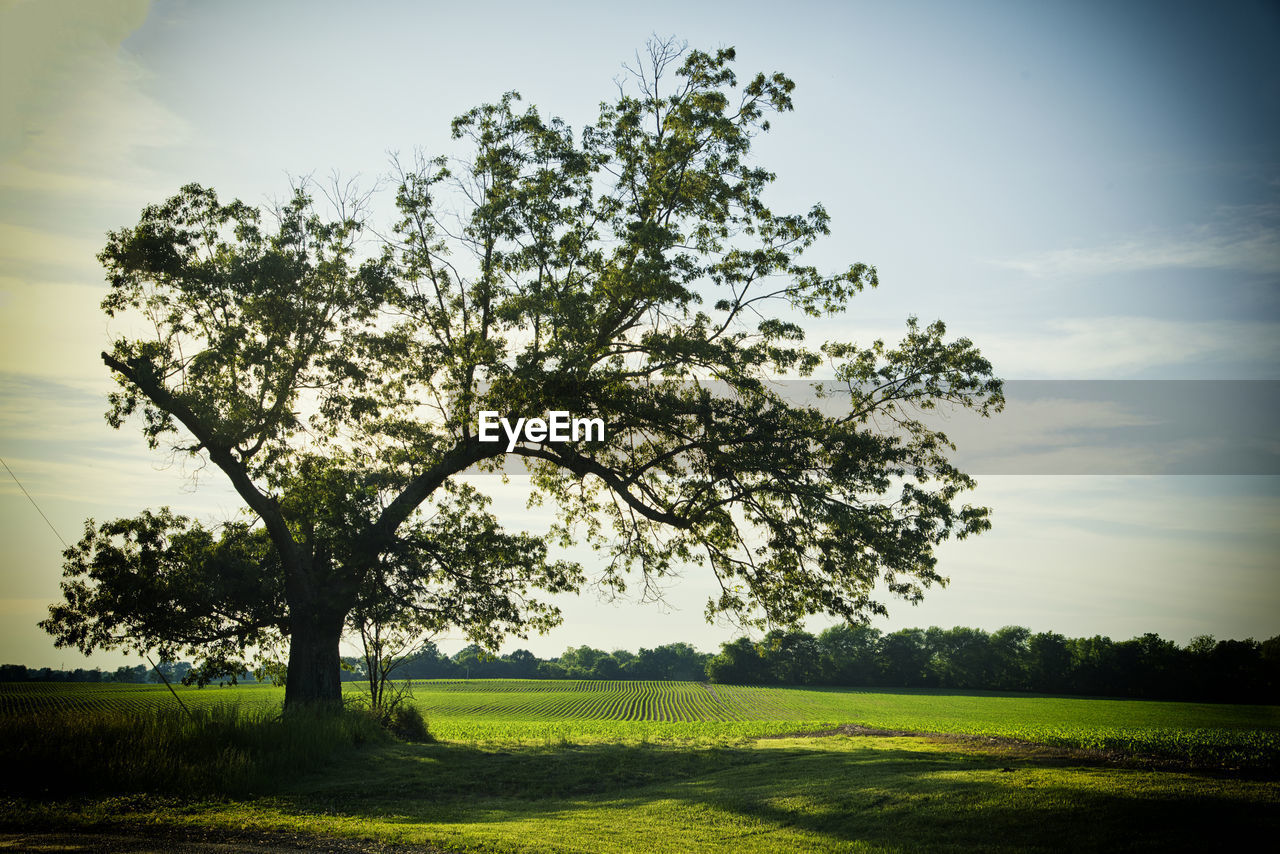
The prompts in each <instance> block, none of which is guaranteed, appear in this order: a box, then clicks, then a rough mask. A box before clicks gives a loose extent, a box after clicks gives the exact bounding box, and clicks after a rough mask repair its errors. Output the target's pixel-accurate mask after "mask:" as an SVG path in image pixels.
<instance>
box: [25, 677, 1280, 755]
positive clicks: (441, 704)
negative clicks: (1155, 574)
mask: <svg viewBox="0 0 1280 854" xmlns="http://www.w3.org/2000/svg"><path fill="white" fill-rule="evenodd" d="M360 690H361V689H360V687H359V686H358V685H356V684H354V683H348V693H349V694H351V695H358V694H359V693H360ZM177 691H178V695H179V696H180V697H182V699H183V702H185V703H186V704H187V705H188V706H190V707H192V708H203V707H207V706H211V705H224V704H228V703H235V704H239V705H241V706H243V707H245V708H250V709H253V708H277V707H278V706H279V704H280V703H281V702H282V700H283V697H284V691H283V689H282V688H273V687H271V686H267V685H246V686H237V687H227V688H217V687H214V688H204V689H195V688H178V689H177ZM412 701H413V702H414V703H415V704H416V705H417V706H418V707H419V708H420V709H422V711H423V713H424V714H425V715H426V717H427V719H428V721H429V723H430V726H431V730H432V732H433V734H435V735H436V737H438V738H441V739H443V740H446V741H462V742H491V741H508V742H520V741H543V742H546V741H548V740H554V741H581V740H583V739H588V740H609V739H618V738H620V739H624V740H641V739H650V740H669V739H673V738H675V739H712V740H717V739H723V738H749V737H758V736H763V735H778V734H786V733H795V732H800V731H815V730H825V729H831V728H834V727H836V726H839V725H841V724H850V723H853V724H861V725H864V726H869V727H877V728H883V729H894V730H906V731H911V732H926V733H948V734H960V735H974V736H992V737H1002V738H1015V739H1020V740H1023V741H1029V742H1035V743H1038V744H1047V745H1053V746H1057V747H1077V748H1084V749H1092V750H1103V751H1111V752H1121V753H1133V754H1149V755H1155V756H1162V757H1167V758H1171V759H1180V760H1184V761H1186V762H1189V763H1192V764H1223V765H1227V766H1229V767H1254V768H1261V767H1276V766H1280V708H1278V707H1275V706H1245V705H1228V704H1211V703H1170V702H1157V701H1151V700H1103V699H1094V698H1075V697H1046V696H1038V695H1027V694H993V693H988V694H972V693H970V694H963V693H959V692H938V691H914V692H909V691H902V690H896V691H894V690H866V689H827V690H814V689H799V688H771V687H770V688H765V687H746V686H732V685H706V684H702V683H696V682H604V681H599V682H597V681H559V680H522V679H476V680H438V681H437V680H428V681H418V682H416V683H414V686H413V698H412ZM173 703H174V700H173V697H172V696H171V695H170V693H169V691H168V690H167V689H166V688H165V687H164V686H163V685H123V684H122V685H113V684H105V685H91V684H66V683H61V684H60V683H7V684H5V683H0V715H13V714H15V713H20V712H24V711H26V712H33V713H42V712H47V711H51V710H54V709H62V710H92V709H114V710H119V711H124V710H130V709H143V708H148V707H152V706H155V705H161V706H163V705H170V704H173Z"/></svg>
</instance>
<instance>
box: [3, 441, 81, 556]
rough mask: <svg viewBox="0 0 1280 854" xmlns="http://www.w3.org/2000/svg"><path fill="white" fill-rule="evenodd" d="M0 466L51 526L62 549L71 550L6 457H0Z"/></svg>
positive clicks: (50, 528)
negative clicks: (6, 460) (10, 466)
mask: <svg viewBox="0 0 1280 854" xmlns="http://www.w3.org/2000/svg"><path fill="white" fill-rule="evenodd" d="M0 465H3V466H4V470H5V471H7V472H8V473H9V477H11V478H13V482H14V483H16V484H18V489H21V490H22V494H23V495H25V496H27V500H28V501H30V502H31V506H32V507H34V508H36V512H37V513H39V514H40V518H41V519H43V520H44V523H45V524H46V525H48V526H49V530H50V531H53V535H54V536H55V537H57V538H58V542H60V543H62V547H63V548H65V549H69V548H71V546H69V545H67V541H66V540H64V539H62V535H61V534H59V533H58V529H57V528H55V527H53V523H52V522H50V521H49V517H48V516H46V515H44V511H43V510H41V509H40V505H39V504H37V503H36V500H35V499H34V498H32V497H31V493H30V492H27V488H26V487H25V486H23V485H22V481H20V480H18V476H17V475H16V474H14V473H13V469H11V468H9V464H8V463H6V462H5V461H4V457H0Z"/></svg>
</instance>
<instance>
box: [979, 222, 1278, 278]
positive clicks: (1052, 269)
mask: <svg viewBox="0 0 1280 854" xmlns="http://www.w3.org/2000/svg"><path fill="white" fill-rule="evenodd" d="M1278 220H1280V211H1278V210H1277V208H1276V206H1274V205H1249V206H1239V207H1231V208H1222V209H1221V210H1220V211H1219V212H1218V216H1217V217H1216V218H1215V219H1214V221H1212V222H1209V223H1204V224H1201V225H1197V226H1193V227H1190V228H1186V229H1182V230H1179V231H1166V232H1156V233H1151V234H1147V235H1143V236H1138V237H1129V238H1126V239H1123V240H1118V241H1115V242H1112V243H1107V244H1103V245H1101V246H1093V247H1085V248H1074V249H1054V250H1050V251H1047V252H1041V253H1038V254H1033V255H1029V256H1026V257H1022V258H1011V259H1003V260H996V261H991V262H989V263H991V264H994V265H995V266H998V267H1004V268H1006V269H1010V270H1016V271H1018V272H1021V273H1025V274H1027V275H1029V276H1033V277H1035V278H1051V277H1052V278H1057V277H1074V276H1099V275H1107V274H1111V273H1131V272H1136V271H1139V270H1161V269H1180V268H1181V269H1200V270H1237V271H1242V272H1247V273H1264V274H1273V273H1280V227H1278V224H1277V221H1278Z"/></svg>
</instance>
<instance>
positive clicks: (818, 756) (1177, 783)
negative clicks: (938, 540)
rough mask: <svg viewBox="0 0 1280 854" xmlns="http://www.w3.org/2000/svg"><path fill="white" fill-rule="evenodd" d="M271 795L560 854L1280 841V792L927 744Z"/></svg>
mask: <svg viewBox="0 0 1280 854" xmlns="http://www.w3.org/2000/svg"><path fill="white" fill-rule="evenodd" d="M271 800H272V801H273V803H274V804H275V805H276V806H277V807H278V808H280V809H281V810H282V811H283V812H284V813H286V814H292V815H294V816H298V817H302V816H305V815H314V814H316V813H317V812H323V813H325V814H327V815H333V816H345V817H350V818H355V819H359V820H360V821H361V822H362V823H365V824H366V825H367V826H368V827H370V828H381V830H380V831H379V834H380V835H388V836H390V837H392V838H401V839H437V838H451V839H464V838H465V839H466V840H468V841H469V842H482V843H486V844H494V845H499V846H501V845H507V844H523V843H524V842H526V841H528V840H536V841H535V842H532V843H530V844H534V845H535V847H536V846H547V847H552V848H556V850H559V849H560V848H565V849H567V850H573V849H574V848H575V847H580V849H581V850H607V849H613V850H650V851H660V850H667V849H668V848H670V849H671V850H696V849H700V848H701V849H706V850H715V849H716V848H717V847H721V846H726V845H730V844H732V845H733V846H734V847H735V849H739V848H740V849H742V850H747V849H753V848H759V847H762V846H763V847H765V848H770V847H775V846H776V847H778V848H796V849H805V848H807V849H812V848H824V847H838V848H843V847H846V846H849V845H851V844H853V843H861V844H862V845H864V846H867V847H870V848H871V849H877V848H882V849H899V848H905V849H908V850H911V849H927V850H947V849H973V848H979V849H983V850H1001V849H1003V850H1063V849H1069V850H1079V849H1106V850H1123V849H1161V850H1171V849H1172V850H1186V849H1201V850H1203V849H1216V848H1220V847H1221V846H1223V845H1225V844H1228V841H1229V840H1230V839H1231V838H1232V836H1233V835H1235V834H1236V833H1238V832H1240V831H1242V830H1243V829H1245V828H1256V829H1259V830H1262V831H1264V832H1265V831H1266V830H1268V829H1270V830H1271V831H1273V832H1274V831H1275V830H1278V829H1280V819H1278V818H1277V816H1278V815H1280V810H1276V805H1277V803H1278V802H1280V786H1277V784H1276V783H1271V782H1257V781H1243V780H1232V779H1222V778H1215V777H1211V776H1207V775H1192V774H1175V773H1170V772H1159V771H1146V770H1136V769H1124V768H1114V767H1102V766H1085V765H1080V764H1071V763H1070V762H1067V761H1053V760H1046V759H1045V758H1043V757H1033V758H1018V757H1010V756H1009V755H1008V754H1003V755H994V754H986V753H981V752H975V751H974V750H973V749H972V748H964V747H959V746H956V745H940V744H936V743H930V742H925V741H922V740H919V739H913V738H871V737H863V738H856V737H855V738H847V737H834V738H825V739H794V740H784V741H776V742H771V743H766V742H763V741H762V742H758V743H754V744H746V745H740V746H713V747H689V746H666V745H617V744H599V745H563V746H535V747H531V746H520V747H509V748H482V747H474V746H467V745H459V744H441V745H421V746H410V745H397V746H395V747H392V748H389V749H383V750H378V751H373V752H369V753H367V754H365V755H363V756H360V757H358V758H354V759H352V760H351V761H348V762H345V763H340V764H339V765H337V766H336V767H332V768H330V769H328V770H327V771H326V772H325V773H324V774H323V775H313V776H310V777H307V778H303V779H299V780H296V781H294V782H292V783H290V784H289V785H288V786H286V787H283V788H282V789H281V790H280V791H278V792H277V793H276V794H275V796H274V797H273V798H272V799H271ZM547 840H553V841H554V842H548V841H547ZM734 840H737V842H734ZM744 846H745V847H744Z"/></svg>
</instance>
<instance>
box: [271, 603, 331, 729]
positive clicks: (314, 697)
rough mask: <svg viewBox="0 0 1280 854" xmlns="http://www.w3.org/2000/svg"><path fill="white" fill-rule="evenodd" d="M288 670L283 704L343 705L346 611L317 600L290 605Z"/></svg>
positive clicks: (289, 708) (296, 705)
mask: <svg viewBox="0 0 1280 854" xmlns="http://www.w3.org/2000/svg"><path fill="white" fill-rule="evenodd" d="M289 610H290V614H291V618H290V629H291V631H290V637H289V672H288V675H287V676H286V678H285V689H284V707H285V709H286V710H291V709H298V708H302V707H317V708H332V709H340V708H342V679H341V673H342V661H341V658H340V656H339V655H338V643H339V641H340V640H341V639H342V625H343V622H344V620H345V616H346V615H345V613H341V612H339V611H336V610H322V609H318V608H316V607H315V605H314V603H299V604H298V605H296V606H295V605H292V604H291V605H290V609H289Z"/></svg>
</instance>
